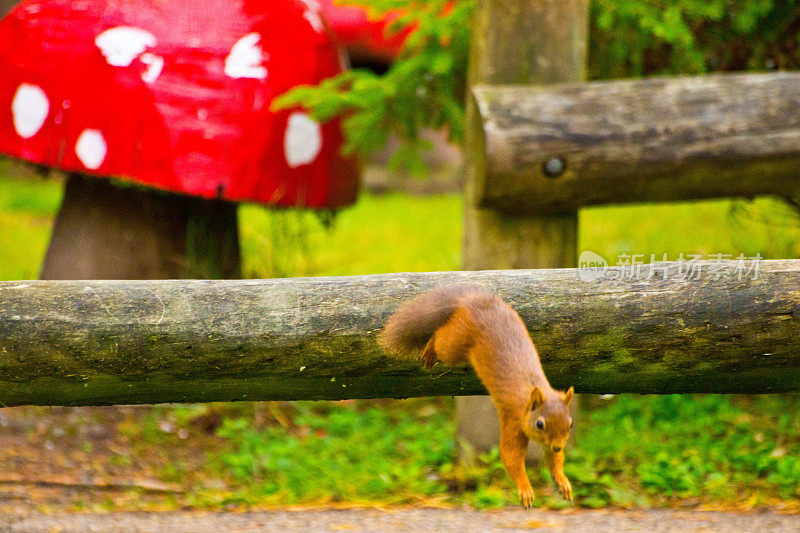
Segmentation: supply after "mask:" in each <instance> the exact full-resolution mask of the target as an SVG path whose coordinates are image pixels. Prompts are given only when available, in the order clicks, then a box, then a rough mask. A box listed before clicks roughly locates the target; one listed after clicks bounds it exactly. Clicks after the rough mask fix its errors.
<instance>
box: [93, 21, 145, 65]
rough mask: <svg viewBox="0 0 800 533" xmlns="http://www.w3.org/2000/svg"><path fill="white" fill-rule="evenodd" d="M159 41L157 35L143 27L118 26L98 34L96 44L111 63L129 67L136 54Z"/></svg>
mask: <svg viewBox="0 0 800 533" xmlns="http://www.w3.org/2000/svg"><path fill="white" fill-rule="evenodd" d="M156 43H157V41H156V37H155V35H153V34H152V33H150V32H149V31H146V30H143V29H141V28H134V27H131V26H118V27H116V28H111V29H110V30H106V31H104V32H103V33H101V34H100V35H98V36H97V37H96V38H95V40H94V44H96V45H97V47H98V48H99V49H100V52H102V54H103V56H104V57H105V58H106V61H107V62H108V64H109V65H111V66H114V67H128V66H130V64H131V63H133V60H134V59H136V56H138V55H139V54H141V53H142V52H144V51H145V50H146V49H147V48H148V47H153V46H155V45H156Z"/></svg>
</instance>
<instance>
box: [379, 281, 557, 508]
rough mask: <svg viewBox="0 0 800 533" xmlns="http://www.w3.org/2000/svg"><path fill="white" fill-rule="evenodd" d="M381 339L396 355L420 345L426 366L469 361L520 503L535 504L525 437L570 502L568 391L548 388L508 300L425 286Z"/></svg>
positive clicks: (394, 317) (478, 291) (460, 288)
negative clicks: (493, 412)
mask: <svg viewBox="0 0 800 533" xmlns="http://www.w3.org/2000/svg"><path fill="white" fill-rule="evenodd" d="M380 342H381V345H382V346H383V347H384V349H386V350H387V351H390V352H395V353H397V352H408V351H412V350H421V351H422V352H421V353H422V356H421V357H422V359H423V361H424V365H425V367H426V368H431V367H432V366H433V365H434V364H435V363H436V362H437V361H441V362H442V363H444V364H446V365H458V364H463V363H466V362H469V363H470V364H472V367H473V368H474V369H475V373H476V374H477V375H478V377H479V378H480V379H481V381H482V382H483V384H484V386H485V387H486V390H487V391H489V394H490V395H491V397H492V400H493V402H494V404H495V407H496V408H497V413H498V416H499V419H500V458H501V460H502V461H503V465H504V466H505V468H506V471H507V472H508V474H509V475H510V476H511V478H512V479H513V480H514V482H515V483H516V484H517V490H518V492H519V497H520V501H521V503H522V504H523V505H524V506H525V507H530V506H531V504H532V501H533V489H532V488H531V484H530V481H529V479H528V475H527V473H526V471H525V455H526V452H527V447H528V442H529V440H535V441H536V442H538V443H539V444H541V445H542V446H543V447H544V448H545V451H546V455H547V458H548V466H549V467H550V471H551V473H552V475H553V479H554V481H555V482H556V483H557V485H558V487H559V490H560V491H561V493H562V495H563V496H564V497H565V498H567V499H572V488H571V486H570V483H569V480H568V479H567V478H566V476H565V475H564V469H563V467H564V451H563V448H564V444H565V443H566V440H567V438H568V437H569V430H570V426H571V423H572V419H571V418H570V414H569V403H570V402H571V400H572V395H573V392H572V388H570V389H569V390H568V391H567V392H566V393H563V392H560V391H556V390H555V389H553V388H552V387H551V386H550V383H549V382H548V381H547V377H546V376H545V375H544V371H543V370H542V366H541V363H540V362H539V355H538V353H537V351H536V348H535V347H534V345H533V341H531V338H530V336H529V335H528V332H527V330H526V329H525V325H524V323H523V322H522V320H521V319H520V317H519V315H517V313H516V312H515V311H514V310H513V309H512V308H511V307H510V306H509V305H508V304H506V303H505V302H503V301H502V300H501V299H500V298H498V297H497V296H495V295H493V294H491V293H488V292H486V291H484V290H482V289H477V288H470V287H464V286H453V287H445V288H443V289H437V290H434V291H430V292H427V293H425V294H422V295H421V296H418V297H417V298H415V299H414V300H411V301H410V302H408V303H406V304H405V305H403V306H402V307H401V308H400V309H399V310H398V311H397V312H396V313H395V314H394V315H392V317H391V318H390V319H389V321H388V323H387V325H386V327H385V328H384V331H383V332H382V334H381V338H380ZM538 422H541V426H542V428H539V427H538V426H537V423H538Z"/></svg>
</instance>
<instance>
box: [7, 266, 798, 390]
mask: <svg viewBox="0 0 800 533" xmlns="http://www.w3.org/2000/svg"><path fill="white" fill-rule="evenodd" d="M645 273H646V275H645ZM753 277H756V278H757V279H752V278H753ZM595 278H596V279H595ZM740 278H741V279H740ZM450 283H470V284H475V285H480V286H484V287H487V288H489V289H491V290H493V291H495V292H496V293H498V294H500V295H501V296H502V297H503V298H505V299H506V301H508V302H509V303H510V304H511V305H512V306H513V307H514V308H516V309H517V310H518V311H519V313H520V315H521V316H522V318H523V320H524V321H525V323H526V324H527V326H528V328H529V330H530V332H531V335H532V336H533V339H534V341H535V342H536V344H537V346H538V347H539V351H540V353H541V357H542V361H543V364H544V367H545V371H546V372H547V374H548V375H549V377H550V379H551V381H552V383H553V384H554V385H555V386H558V387H566V386H568V385H574V386H575V389H576V390H577V391H579V392H598V393H622V392H637V393H672V392H743V393H761V392H777V391H798V390H800V260H786V261H764V262H760V263H739V262H736V261H732V262H711V263H702V262H698V263H696V264H693V265H691V268H687V265H686V264H685V263H663V264H660V265H658V266H656V267H655V268H653V269H652V270H648V269H647V268H645V271H640V272H635V271H633V270H632V269H626V268H624V267H612V268H609V269H607V270H605V271H603V270H577V269H558V270H518V271H517V270H514V271H486V272H442V273H421V274H387V275H378V276H359V277H343V278H297V279H280V280H239V281H26V282H22V281H13V282H0V309H2V312H1V313H0V404H2V405H6V406H11V405H22V404H39V405H102V404H127V403H157V402H193V401H227V400H288V399H294V400H297V399H304V400H315V399H341V398H370V397H399V398H402V397H410V396H427V395H463V394H475V393H481V392H482V391H483V389H482V386H481V385H480V383H479V381H478V380H477V378H476V377H475V376H474V374H473V373H472V371H471V370H470V369H469V368H447V367H442V366H439V365H437V366H436V367H434V369H433V370H432V371H425V370H424V369H423V368H422V367H421V365H420V364H419V361H417V360H415V359H398V358H395V357H390V356H388V355H386V354H384V353H382V352H381V351H380V349H379V348H378V346H377V344H376V335H377V333H378V332H379V331H380V329H381V327H382V325H383V324H384V322H385V321H386V319H387V317H388V316H389V315H390V313H391V312H392V311H393V310H394V309H395V308H396V307H397V306H398V305H399V304H400V303H401V302H403V301H405V300H406V299H408V298H410V297H412V296H413V295H415V294H418V293H420V292H422V291H425V290H427V289H430V288H433V287H437V286H441V285H444V284H450Z"/></svg>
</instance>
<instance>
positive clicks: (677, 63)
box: [589, 0, 800, 78]
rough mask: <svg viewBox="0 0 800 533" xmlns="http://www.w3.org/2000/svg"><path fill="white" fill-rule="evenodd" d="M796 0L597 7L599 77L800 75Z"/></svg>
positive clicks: (594, 72)
mask: <svg viewBox="0 0 800 533" xmlns="http://www.w3.org/2000/svg"><path fill="white" fill-rule="evenodd" d="M797 6H798V3H797V0H594V2H593V3H592V11H591V15H592V31H591V43H590V57H591V60H590V61H589V67H590V72H591V76H592V77H594V78H617V77H629V76H644V75H649V74H676V73H694V74H700V73H704V72H709V71H731V70H764V69H768V68H773V67H779V68H797V67H798V65H800V55H799V54H798V33H797V29H798V28H797V23H798V21H799V20H800V18H799V17H800V14H798V11H797Z"/></svg>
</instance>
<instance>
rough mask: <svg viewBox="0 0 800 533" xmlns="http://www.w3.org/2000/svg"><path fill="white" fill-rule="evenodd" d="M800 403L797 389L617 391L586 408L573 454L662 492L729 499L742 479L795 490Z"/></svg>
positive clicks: (786, 493) (757, 486)
mask: <svg viewBox="0 0 800 533" xmlns="http://www.w3.org/2000/svg"><path fill="white" fill-rule="evenodd" d="M798 406H800V397H799V396H797V395H791V396H790V395H783V396H760V397H732V396H717V395H691V396H690V395H669V396H650V397H634V396H619V397H617V398H615V399H614V400H613V401H612V402H610V404H609V405H608V406H607V407H605V408H602V409H598V410H595V411H592V412H591V413H589V420H587V421H584V422H583V423H584V424H585V425H586V426H588V427H586V429H584V430H583V431H581V433H580V435H579V437H578V440H579V450H578V451H579V456H581V457H582V458H583V460H586V458H589V460H590V462H591V463H592V466H593V469H594V474H595V475H597V476H599V478H602V477H603V476H614V478H617V479H638V481H639V483H640V484H641V487H642V488H643V489H644V490H645V491H646V492H647V493H649V494H650V495H651V496H652V497H657V498H662V499H664V498H666V499H672V498H687V497H701V498H703V499H705V500H735V499H737V498H741V494H742V493H741V488H743V487H747V488H748V490H749V491H751V492H752V491H756V490H764V491H767V492H770V493H773V494H774V493H777V494H779V495H780V496H781V497H783V498H796V497H798V496H800V489H798V487H800V468H798V467H799V466H800V464H798V463H799V462H798V460H797V457H798V455H799V454H800V438H798V437H799V436H800V435H798V431H797V429H796V428H790V426H791V422H789V420H790V419H793V420H796V418H795V415H794V414H792V413H796V412H797V411H796V409H797V407H798ZM579 461H580V460H579ZM579 464H580V463H579Z"/></svg>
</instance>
